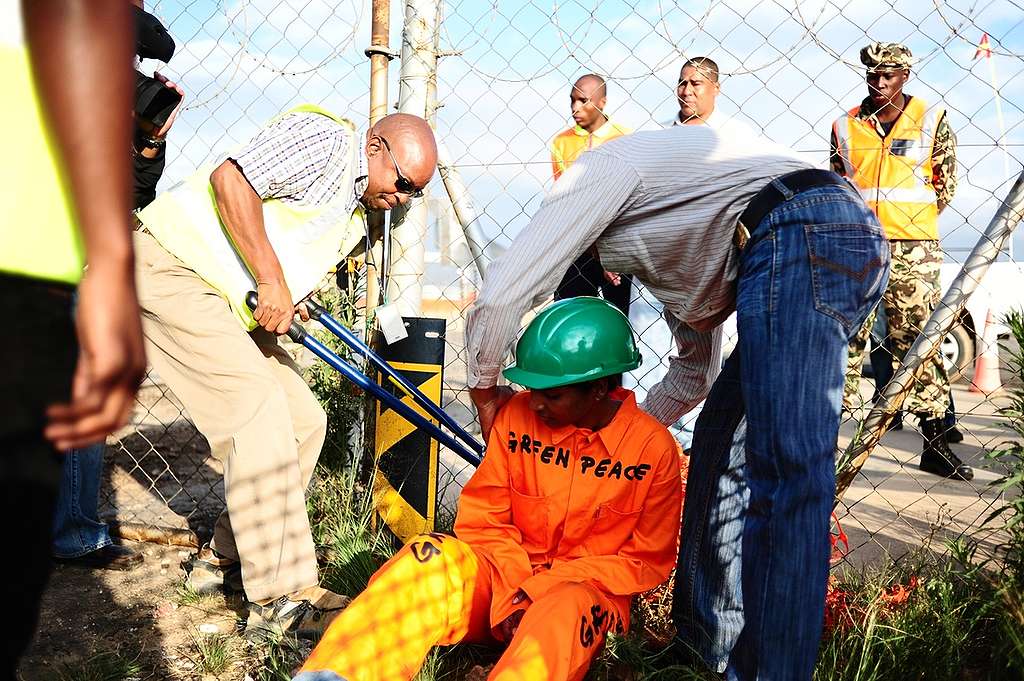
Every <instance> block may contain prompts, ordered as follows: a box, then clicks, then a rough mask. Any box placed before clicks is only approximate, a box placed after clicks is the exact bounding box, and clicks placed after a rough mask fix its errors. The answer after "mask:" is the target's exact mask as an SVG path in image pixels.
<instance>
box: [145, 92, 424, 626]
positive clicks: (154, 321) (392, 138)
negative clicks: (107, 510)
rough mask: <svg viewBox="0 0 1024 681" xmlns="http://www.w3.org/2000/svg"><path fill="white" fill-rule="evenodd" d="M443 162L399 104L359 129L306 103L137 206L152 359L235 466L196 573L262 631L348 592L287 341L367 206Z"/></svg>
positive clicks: (320, 614) (359, 233)
mask: <svg viewBox="0 0 1024 681" xmlns="http://www.w3.org/2000/svg"><path fill="white" fill-rule="evenodd" d="M436 165H437V148H436V145H435V142H434V136H433V132H432V131H431V129H430V127H429V125H427V123H426V121H424V120H423V119H422V118H418V117H416V116H411V115H408V114H393V115H391V116H387V117H385V118H383V119H381V120H380V121H379V122H378V123H377V124H376V125H375V126H373V127H372V128H371V129H370V130H369V131H368V132H367V133H366V134H365V136H360V135H357V133H356V130H355V127H354V126H353V125H352V123H350V122H349V121H347V120H345V119H342V118H338V117H336V116H334V115H332V114H330V113H328V112H326V111H324V110H323V109H320V108H318V107H315V106H300V107H298V108H296V109H293V110H292V111H290V112H287V113H285V114H283V115H281V116H279V117H277V118H276V119H274V120H273V121H271V122H270V124H268V125H267V126H266V127H264V128H263V129H262V130H260V131H259V132H258V133H257V134H256V136H255V137H254V138H253V139H252V140H251V141H249V142H248V143H247V144H245V145H244V146H243V147H242V148H241V149H239V150H237V151H235V152H234V153H232V154H230V155H228V157H227V158H226V159H224V160H223V161H222V162H220V163H218V164H215V165H211V166H207V167H203V168H200V169H199V170H198V171H197V172H196V173H195V174H193V175H192V176H191V177H188V178H186V179H184V180H182V181H180V182H178V183H177V184H175V185H173V186H172V187H170V188H169V189H168V190H167V191H165V192H164V193H162V194H160V195H159V196H157V198H156V200H155V201H153V203H151V204H150V205H149V206H147V207H146V208H145V209H143V210H142V211H140V212H139V213H138V219H139V222H140V225H141V226H140V229H139V231H137V232H136V234H135V244H136V252H137V254H138V267H137V281H138V286H139V302H140V305H141V307H142V312H143V332H144V334H145V336H146V347H147V350H148V353H149V358H150V361H151V362H152V364H153V367H154V368H155V369H156V371H157V372H158V373H159V375H160V376H161V377H162V378H163V380H164V381H165V382H166V383H167V385H168V387H170V388H171V390H173V391H174V393H175V395H176V396H177V397H178V398H179V399H180V400H181V401H182V403H183V404H184V406H185V408H186V409H187V410H188V412H189V415H190V416H191V417H192V419H193V421H194V422H195V424H196V427H197V428H198V429H199V430H200V432H202V433H203V435H205V436H206V438H207V440H209V442H210V446H211V449H212V451H213V454H214V456H216V457H217V458H218V459H219V460H220V461H221V462H222V463H223V464H224V490H225V497H226V501H227V509H226V511H225V512H224V513H223V514H222V515H221V517H220V518H219V519H218V520H217V523H216V527H215V529H214V534H213V540H212V542H211V544H210V545H209V546H204V547H203V548H202V549H201V550H200V552H199V553H198V555H196V556H195V557H194V558H193V559H192V560H191V561H190V563H189V565H188V566H187V569H188V571H189V584H190V585H191V586H192V587H193V588H194V589H196V590H198V591H200V592H208V591H211V590H214V589H225V590H239V589H244V591H245V596H246V599H247V600H248V603H249V606H248V607H249V619H248V630H249V631H250V632H251V633H259V632H265V631H271V632H281V631H286V632H290V633H295V634H297V635H300V636H314V635H316V634H318V633H319V632H321V631H322V630H323V628H324V627H325V626H326V625H327V624H328V623H329V621H330V619H331V618H332V617H333V616H334V615H335V614H337V612H338V611H339V609H340V608H341V607H342V606H343V605H344V603H345V601H344V599H342V598H341V597H340V596H338V595H337V594H333V593H331V592H330V591H327V590H325V589H322V588H320V587H319V586H317V584H318V583H319V580H318V576H317V561H316V553H315V551H314V546H313V538H312V535H311V534H310V528H309V519H308V517H307V515H306V502H305V490H306V486H307V485H308V483H309V480H310V477H311V476H312V474H313V468H314V466H315V464H316V461H317V458H318V457H319V455H320V449H321V446H322V445H323V442H324V438H325V435H326V428H327V417H326V415H325V413H324V411H323V409H322V408H321V406H320V404H319V403H318V402H317V400H316V398H315V397H314V396H313V394H312V393H311V392H310V390H309V387H308V386H307V385H306V383H305V382H304V381H303V379H302V377H301V375H300V373H299V370H298V367H297V366H296V365H295V362H294V361H293V360H292V358H291V357H290V356H289V355H288V353H287V352H286V351H285V350H284V348H282V347H281V345H279V344H278V342H277V336H278V335H280V334H283V333H285V332H286V331H287V330H288V327H289V325H290V324H291V322H292V320H293V318H294V315H295V313H296V312H300V313H304V309H301V310H300V308H297V307H296V306H297V305H298V303H299V301H301V300H302V299H303V298H305V297H306V296H307V295H308V294H309V293H311V292H312V291H313V290H314V289H315V288H316V286H317V285H318V284H319V282H320V281H321V280H322V279H323V277H324V276H325V275H326V274H327V273H328V272H329V270H330V269H331V267H333V266H334V265H335V264H336V263H337V262H338V261H339V260H340V259H341V258H343V257H344V256H345V255H346V254H347V253H348V252H349V251H350V250H351V249H352V248H353V247H354V246H356V245H358V244H359V243H360V242H361V241H362V240H363V239H364V238H365V235H366V232H365V223H364V221H363V211H364V210H366V209H369V210H388V209H391V208H394V207H395V206H398V205H400V204H404V203H406V202H407V201H409V199H410V197H413V196H418V195H419V193H420V192H421V190H422V189H423V187H425V186H426V184H427V182H429V181H430V178H431V176H432V175H433V173H434V168H435V167H436ZM249 290H255V291H257V293H258V297H259V304H258V305H257V307H256V310H255V312H252V313H251V312H250V311H249V309H248V307H247V306H246V303H245V294H246V292H247V291H249Z"/></svg>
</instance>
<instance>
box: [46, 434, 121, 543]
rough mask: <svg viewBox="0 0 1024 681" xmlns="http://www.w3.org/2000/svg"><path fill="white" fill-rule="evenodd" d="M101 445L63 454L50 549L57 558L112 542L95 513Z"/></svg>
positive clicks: (104, 526)
mask: <svg viewBox="0 0 1024 681" xmlns="http://www.w3.org/2000/svg"><path fill="white" fill-rule="evenodd" d="M103 447H104V445H103V443H102V442H101V443H99V444H95V445H91V446H89V447H86V448H84V449H72V450H71V451H69V452H68V453H67V454H65V455H64V462H63V471H62V478H61V484H60V489H59V490H58V495H57V508H56V510H55V513H54V516H53V545H52V548H51V551H52V554H53V555H54V556H56V557H57V558H78V557H79V556H84V555H85V554H87V553H91V552H93V551H96V550H99V549H102V548H103V547H104V546H110V545H111V544H112V543H113V542H112V541H111V539H110V533H109V532H108V530H107V526H106V524H105V523H102V522H100V519H99V513H98V509H99V502H100V477H101V475H102V473H103Z"/></svg>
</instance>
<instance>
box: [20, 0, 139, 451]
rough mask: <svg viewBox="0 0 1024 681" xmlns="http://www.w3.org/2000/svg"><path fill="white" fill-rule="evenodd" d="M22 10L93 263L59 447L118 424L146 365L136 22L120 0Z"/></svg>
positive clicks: (57, 1) (54, 418) (26, 2)
mask: <svg viewBox="0 0 1024 681" xmlns="http://www.w3.org/2000/svg"><path fill="white" fill-rule="evenodd" d="M22 12H23V16H24V20H25V31H26V38H27V41H28V46H29V53H30V55H31V59H32V67H33V72H34V75H35V82H36V86H37V88H38V91H39V96H40V98H41V100H42V103H43V108H44V110H45V112H46V115H47V118H48V122H49V124H50V129H51V130H52V131H53V134H54V137H55V139H56V143H57V146H58V148H59V150H60V153H61V157H62V161H63V163H62V165H63V168H64V171H65V175H66V177H67V181H68V185H69V189H70V191H71V194H72V198H73V202H74V206H75V213H76V216H77V218H78V224H79V226H80V229H81V233H82V239H83V242H84V244H85V249H86V261H87V263H88V266H89V270H88V273H87V274H86V276H85V279H84V280H83V282H82V285H81V287H80V290H79V304H78V337H79V342H80V345H81V354H80V356H79V361H78V365H77V367H76V370H75V377H74V382H73V387H72V401H71V403H70V404H66V405H54V406H52V407H51V408H50V409H49V412H48V415H49V418H50V423H49V425H48V426H47V429H46V435H47V437H48V438H50V440H52V441H53V442H54V444H55V445H56V446H57V447H58V448H62V449H63V448H68V447H74V446H80V445H86V444H91V443H93V442H96V441H97V440H101V439H102V438H103V437H104V436H106V435H107V434H108V433H110V432H111V431H112V430H114V429H115V428H117V427H118V426H120V425H121V424H123V423H124V422H125V421H126V420H127V417H128V412H129V410H130V408H131V403H132V399H133V397H134V396H135V390H136V388H137V387H138V385H139V382H140V380H141V378H142V375H143V373H144V371H145V366H146V364H145V355H144V352H143V349H142V328H141V324H140V321H139V308H138V301H137V300H136V296H135V280H134V258H133V254H132V244H131V226H130V222H129V210H130V191H131V186H132V185H131V164H130V159H129V154H128V144H129V141H130V139H131V116H130V112H131V110H132V69H131V63H132V54H133V51H134V45H133V41H132V36H133V30H132V23H131V14H130V8H129V5H128V3H126V2H95V1H94V0H23V2H22ZM83 121H87V122H88V125H87V126H83V124H82V122H83Z"/></svg>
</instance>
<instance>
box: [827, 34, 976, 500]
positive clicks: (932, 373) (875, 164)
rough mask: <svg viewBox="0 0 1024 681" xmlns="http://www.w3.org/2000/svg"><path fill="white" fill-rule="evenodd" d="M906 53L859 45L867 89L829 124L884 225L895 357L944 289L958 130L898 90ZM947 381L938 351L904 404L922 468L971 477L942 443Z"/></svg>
mask: <svg viewBox="0 0 1024 681" xmlns="http://www.w3.org/2000/svg"><path fill="white" fill-rule="evenodd" d="M911 57H912V55H911V52H910V49H909V48H907V47H906V46H905V45H900V44H898V43H879V42H876V43H872V44H870V45H868V46H867V47H865V48H864V49H862V50H861V51H860V60H861V63H863V64H864V65H865V66H866V67H867V84H868V96H867V97H866V98H865V99H864V101H863V102H861V104H860V105H859V106H857V107H854V108H853V109H851V110H850V111H848V112H847V113H846V114H844V115H842V116H840V117H839V118H838V119H836V121H835V123H834V124H833V125H832V158H831V162H832V169H833V170H835V171H836V172H838V173H840V174H841V175H845V176H846V177H848V178H849V179H850V180H851V181H852V182H853V184H854V185H856V187H857V189H858V190H859V191H860V193H861V196H863V197H864V200H865V201H867V203H868V205H869V206H870V207H871V209H872V210H873V211H874V212H875V214H877V215H878V219H879V221H880V222H881V223H882V226H883V227H884V228H885V232H886V235H887V236H888V237H889V241H890V246H891V250H892V270H891V274H890V278H889V287H888V290H887V291H886V293H885V296H884V297H883V301H884V305H885V311H886V314H887V315H888V318H889V332H890V340H891V344H892V353H893V355H894V357H895V359H896V361H902V360H903V357H904V356H905V355H906V354H907V351H908V350H909V349H910V346H911V345H912V344H913V342H914V339H915V338H916V337H917V336H918V334H919V333H920V332H921V330H922V329H923V328H924V325H925V322H927V320H928V317H929V316H930V315H931V313H932V310H933V309H934V308H935V305H936V304H938V302H939V299H940V297H941V281H940V278H939V277H940V268H941V266H942V250H941V248H940V247H939V222H938V216H939V213H941V212H942V210H943V209H944V208H945V207H946V206H947V205H949V202H950V201H951V200H952V198H953V192H954V190H955V189H956V159H955V154H956V137H955V136H954V135H953V132H952V130H951V129H950V127H949V122H948V119H947V116H946V111H945V109H943V108H942V107H941V106H930V105H929V104H928V103H927V102H925V101H924V100H923V99H921V98H920V97H912V96H910V95H907V94H904V92H903V86H904V84H905V83H906V82H907V79H908V78H909V77H910V66H911ZM873 323H874V315H873V314H872V315H871V317H869V318H868V320H867V321H866V322H865V324H864V327H863V328H862V329H861V331H860V333H859V334H858V335H857V337H856V338H855V339H854V340H853V342H852V343H851V344H850V362H849V372H848V374H847V381H846V390H845V394H844V407H845V408H846V409H847V410H850V411H852V410H853V409H854V408H855V407H856V406H857V405H856V402H857V401H858V399H859V377H860V369H861V365H862V364H863V362H864V347H865V345H866V343H867V339H868V336H869V334H870V333H871V326H872V324H873ZM948 404H949V379H948V377H947V376H946V370H945V368H944V367H943V364H942V357H941V355H939V354H936V355H935V356H934V357H932V359H931V361H930V362H929V363H928V364H927V365H926V366H925V367H924V368H923V369H922V370H921V373H920V374H919V375H918V377H917V381H916V383H915V384H914V387H913V389H912V390H911V392H910V394H909V395H908V396H907V399H906V402H905V403H904V407H905V409H906V410H907V411H909V412H913V413H916V414H917V415H918V417H919V418H920V420H921V432H922V434H923V435H924V447H923V450H922V453H921V461H920V468H921V470H924V471H927V472H929V473H934V474H936V475H940V476H942V477H946V478H954V479H957V480H970V479H971V478H973V477H974V471H973V470H972V469H971V467H970V466H968V465H966V464H964V463H963V462H962V461H961V460H960V458H959V457H958V456H957V455H956V454H955V453H954V452H953V451H952V450H951V449H950V448H949V444H948V443H947V441H946V437H945V430H946V429H945V426H944V424H943V418H944V416H945V413H946V407H947V405H948Z"/></svg>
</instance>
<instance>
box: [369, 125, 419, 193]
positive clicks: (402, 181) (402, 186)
mask: <svg viewBox="0 0 1024 681" xmlns="http://www.w3.org/2000/svg"><path fill="white" fill-rule="evenodd" d="M377 139H379V140H380V141H381V142H383V143H384V148H385V149H387V150H388V156H390V157H391V162H392V163H393V164H394V165H395V174H396V175H398V179H397V180H395V189H397V190H398V191H399V193H402V194H408V195H409V197H410V198H413V199H418V198H420V197H421V196H423V190H422V189H420V188H417V187H416V185H415V184H413V182H412V180H410V179H409V178H408V177H406V176H405V175H403V174H402V169H401V168H399V167H398V160H397V159H396V158H395V155H394V154H393V153H391V145H390V144H388V141H387V140H386V139H384V138H383V137H381V136H380V135H377Z"/></svg>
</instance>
